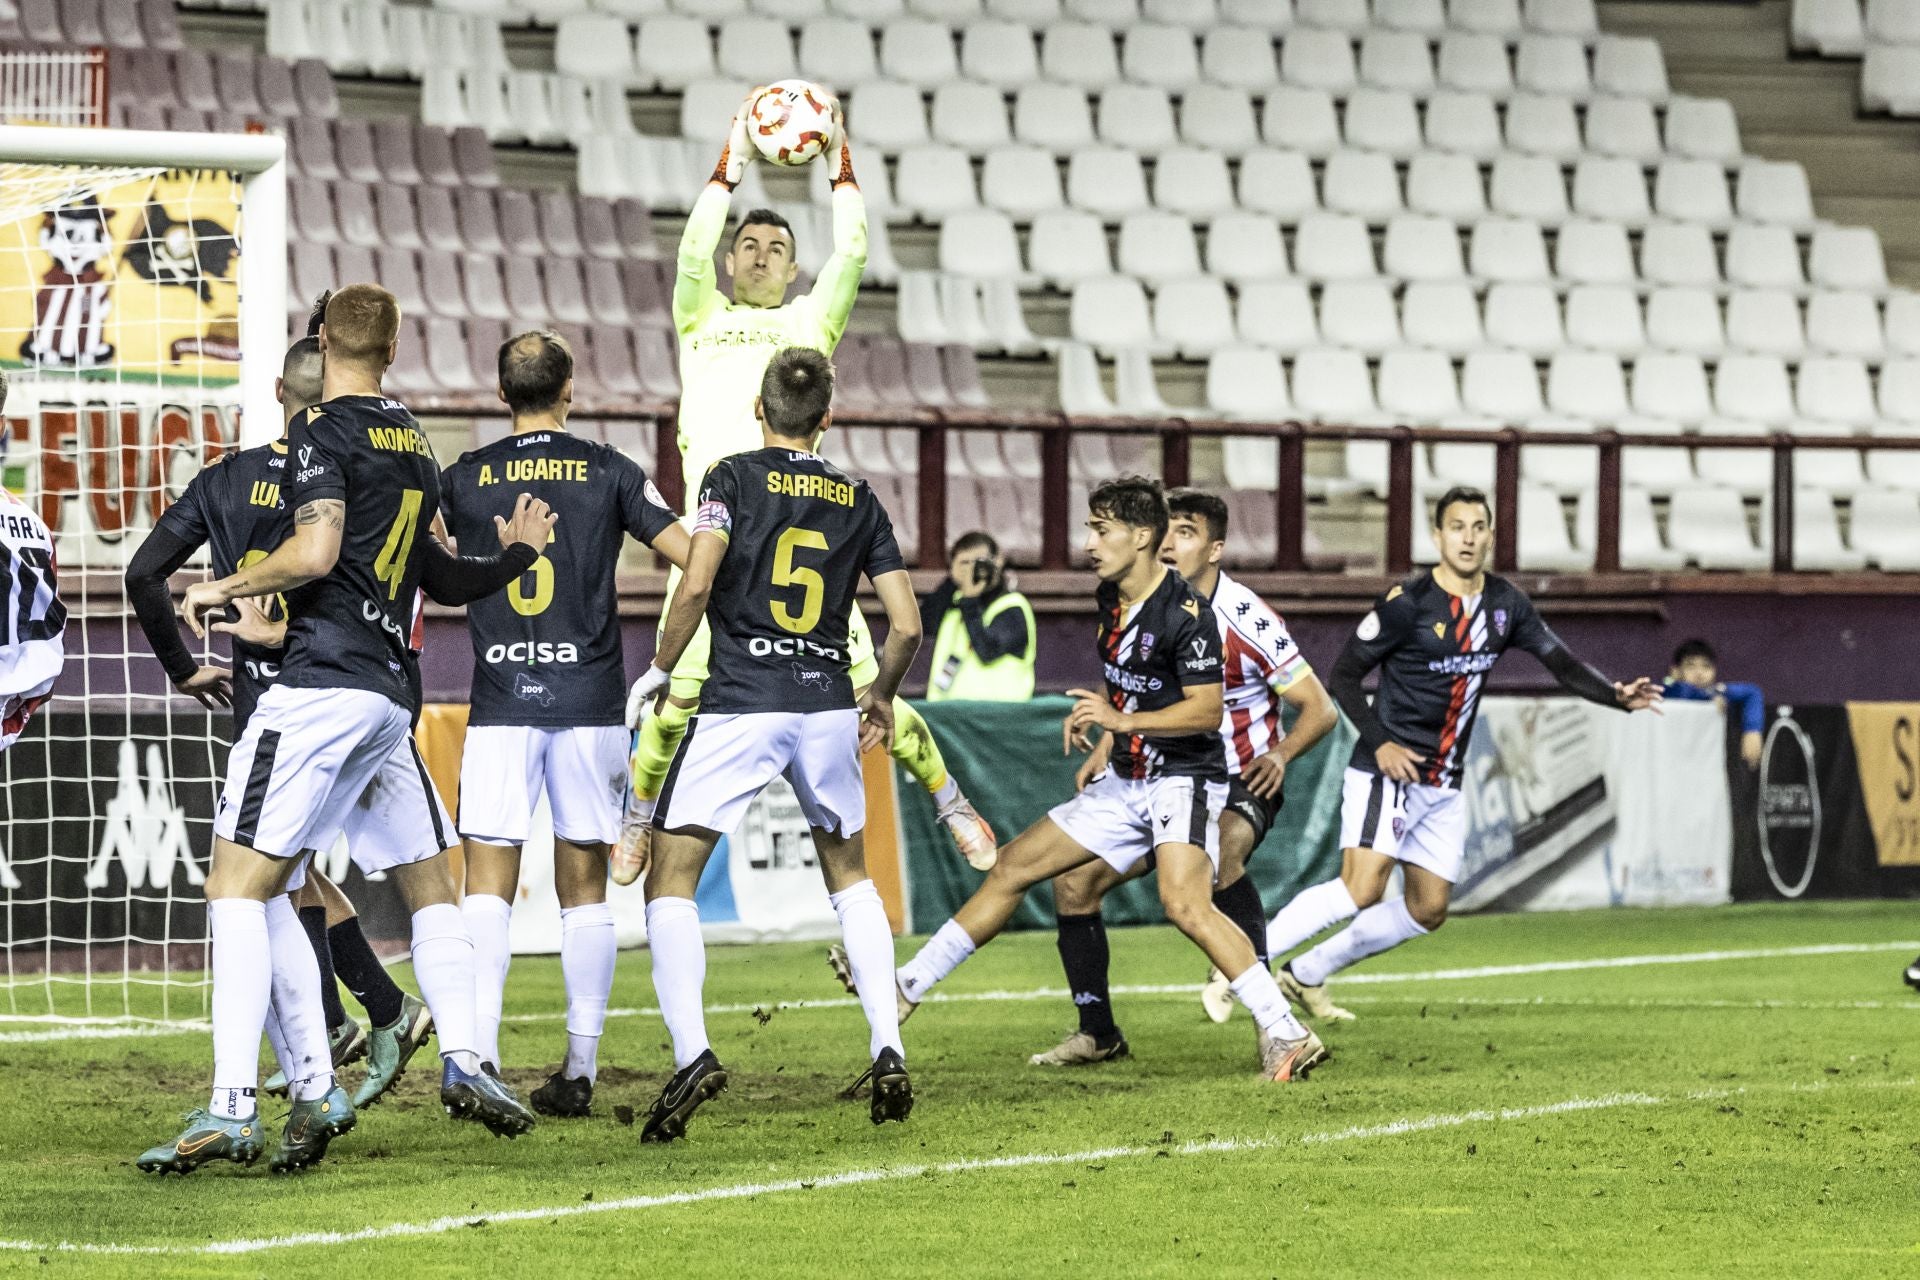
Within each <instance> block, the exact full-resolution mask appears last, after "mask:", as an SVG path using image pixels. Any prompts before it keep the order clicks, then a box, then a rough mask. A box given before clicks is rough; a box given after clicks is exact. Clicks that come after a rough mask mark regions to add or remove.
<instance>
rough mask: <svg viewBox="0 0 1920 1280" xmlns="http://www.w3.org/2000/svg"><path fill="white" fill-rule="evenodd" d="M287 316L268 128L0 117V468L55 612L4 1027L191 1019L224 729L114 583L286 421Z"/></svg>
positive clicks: (4, 850) (280, 155)
mask: <svg viewBox="0 0 1920 1280" xmlns="http://www.w3.org/2000/svg"><path fill="white" fill-rule="evenodd" d="M287 331H288V309H287V182H286V144H285V141H284V140H283V139H281V138H279V137H276V136H272V135H267V134H217V133H209V134H185V133H160V132H147V131H139V130H126V129H95V128H72V127H60V126H36V125H0V370H4V372H5V373H6V374H7V376H8V379H9V381H10V382H11V391H10V395H9V398H8V401H7V404H6V407H5V410H4V413H3V414H0V427H4V430H0V473H3V474H4V481H5V484H6V486H7V488H9V489H10V490H12V491H13V492H14V493H15V494H16V495H18V496H19V497H20V498H21V499H22V500H23V501H25V502H26V503H27V504H28V505H29V506H30V507H32V508H33V509H34V510H35V511H37V512H38V513H39V514H40V516H41V518H42V519H43V520H45V522H46V523H47V525H48V527H49V529H50V530H51V531H52V533H53V535H54V541H55V550H56V557H57V563H58V566H59V581H60V591H61V596H62V598H63V600H64V601H65V602H66V604H67V607H68V625H67V632H66V648H67V661H66V669H65V672H64V673H63V675H62V677H61V680H60V682H59V684H58V685H56V687H55V689H54V694H53V697H52V699H51V700H50V701H49V703H48V704H47V705H46V706H45V707H43V708H42V709H41V711H40V712H39V714H38V715H37V716H36V717H35V719H34V722H33V723H32V724H31V725H30V726H29V727H28V729H27V732H26V733H25V734H24V735H23V736H22V737H21V738H20V740H19V741H18V742H16V743H15V744H14V746H13V747H12V748H10V749H9V750H7V751H6V752H4V753H0V956H3V957H4V959H3V961H0V1016H10V1017H16V1018H17V1017H28V1018H62V1017H94V1018H98V1017H103V1016H104V1017H135V1018H144V1017H153V1018H178V1017H182V1016H188V1017H191V1016H198V1015H200V1014H202V1013H204V1008H205V985H204V976H203V974H202V972H201V971H202V970H203V968H204V963H205V944H206V936H207V935H206V920H205V909H204V904H203V903H202V900H201V888H200V886H201V885H202V884H203V883H204V880H205V874H206V868H207V862H208V858H209V857H210V854H211V848H212V817H213V807H214V802H215V799H216V797H217V792H218V787H219V784H220V780H221V776H222V774H223V772H224V766H225V759H226V746H227V742H228V740H229V738H230V736H231V728H230V721H229V719H228V717H227V715H226V713H224V712H221V713H217V714H216V713H209V712H207V711H205V710H203V709H202V708H200V707H199V706H198V705H197V704H196V703H193V702H191V701H190V700H187V699H185V698H181V697H178V696H175V695H173V693H172V690H171V688H170V686H169V684H168V682H167V680H166V677H165V674H164V672H162V671H161V669H160V667H159V664H158V663H157V662H156V661H155V660H154V659H153V657H152V655H151V654H150V653H149V652H148V649H147V645H146V642H145V638H144V637H143V636H142V634H141V632H140V628H139V625H138V623H137V621H136V620H135V619H134V617H133V614H132V610H131V608H130V606H129V605H128V603H127V601H126V597H125V592H124V588H123V584H122V575H123V574H124V571H125V566H126V564H127V562H128V560H129V558H130V557H131V555H132V553H133V550H134V549H135V548H136V547H138V546H139V544H140V542H141V541H142V540H143V539H144V538H145V536H146V534H147V532H148V531H149V530H151V529H152V527H153V522H154V520H155V518H157V517H158V516H159V514H160V513H161V512H162V511H163V510H164V509H165V507H166V506H167V505H168V503H169V502H171V501H172V500H173V499H174V498H175V497H177V496H178V494H179V493H180V491H181V490H182V489H183V488H184V487H185V486H186V484H187V482H188V481H190V480H191V479H192V477H193V476H194V475H195V474H196V473H197V472H198V471H199V470H200V469H201V468H202V467H203V466H205V465H206V464H207V463H208V462H210V461H212V460H213V459H214V458H216V457H218V456H219V455H221V454H223V453H225V452H227V451H229V450H232V449H235V448H240V447H244V446H249V445H254V444H260V443H264V442H266V441H269V440H272V439H274V438H275V437H277V436H278V435H279V433H280V426H281V413H280V408H279V405H278V403H277V402H276V400H275V397H274V379H275V377H276V376H277V375H278V373H279V371H280V363H281V357H282V355H283V354H284V352H285V349H286V344H287ZM196 567H197V570H198V571H199V572H201V573H205V572H206V561H205V557H204V554H203V555H202V556H201V557H199V558H197V559H196V560H195V561H193V562H190V564H189V567H188V569H187V570H184V571H183V572H187V573H191V572H194V571H195V569H196ZM203 660H205V661H219V662H221V663H222V664H224V663H225V662H226V660H227V659H226V656H225V654H224V652H223V651H222V650H214V649H207V650H205V651H203Z"/></svg>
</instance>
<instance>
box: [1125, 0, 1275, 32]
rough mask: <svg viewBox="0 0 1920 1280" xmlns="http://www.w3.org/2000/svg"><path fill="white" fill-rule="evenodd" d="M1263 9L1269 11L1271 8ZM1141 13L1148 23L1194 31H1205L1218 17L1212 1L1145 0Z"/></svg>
mask: <svg viewBox="0 0 1920 1280" xmlns="http://www.w3.org/2000/svg"><path fill="white" fill-rule="evenodd" d="M1264 7H1266V8H1268V9H1269V10H1270V9H1271V6H1264ZM1141 12H1142V13H1143V14H1144V15H1145V16H1146V19H1147V21H1149V22H1159V23H1165V24H1166V25H1168V26H1173V27H1187V28H1190V29H1192V30H1195V31H1202V30H1205V29H1206V28H1208V27H1210V26H1212V25H1213V24H1214V22H1215V21H1216V19H1218V18H1219V17H1220V15H1219V14H1217V13H1216V12H1215V9H1214V4H1213V0H1145V3H1143V4H1142V5H1141Z"/></svg>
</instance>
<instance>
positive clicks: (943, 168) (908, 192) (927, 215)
mask: <svg viewBox="0 0 1920 1280" xmlns="http://www.w3.org/2000/svg"><path fill="white" fill-rule="evenodd" d="M894 199H895V201H896V202H898V204H899V206H900V208H902V209H905V210H908V211H910V212H911V213H913V215H914V216H915V217H918V218H922V219H924V220H926V221H928V222H932V221H936V220H938V219H940V218H942V217H944V216H946V215H947V214H949V213H953V212H956V211H958V210H961V209H970V208H972V207H973V206H974V205H976V204H978V203H979V202H980V201H979V196H978V194H977V193H976V192H975V191H974V186H973V163H972V162H971V161H970V160H969V159H968V158H967V153H966V152H964V151H962V150H960V149H959V148H958V147H942V146H925V147H909V148H908V149H907V150H905V151H902V152H901V153H900V163H899V167H898V168H897V169H896V170H895V171H894Z"/></svg>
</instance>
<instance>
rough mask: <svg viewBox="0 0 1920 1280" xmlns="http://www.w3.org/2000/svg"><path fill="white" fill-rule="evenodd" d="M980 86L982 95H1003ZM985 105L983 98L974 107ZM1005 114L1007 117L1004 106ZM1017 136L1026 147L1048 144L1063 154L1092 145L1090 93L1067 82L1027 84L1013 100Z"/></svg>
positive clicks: (1014, 127)
mask: <svg viewBox="0 0 1920 1280" xmlns="http://www.w3.org/2000/svg"><path fill="white" fill-rule="evenodd" d="M976 88H977V89H978V90H979V91H982V92H981V96H982V97H984V94H993V95H994V96H995V97H998V96H999V92H1000V91H999V90H998V89H997V88H994V87H993V86H990V85H979V86H976ZM968 96H969V97H972V96H973V95H971V94H970V95H968ZM984 106H985V103H984V101H982V102H981V103H980V104H978V105H977V106H975V107H974V109H975V110H979V109H982V108H984ZM1001 115H1002V118H1004V116H1005V111H1004V109H1002V111H1001ZM1013 136H1014V137H1015V138H1016V139H1017V140H1018V141H1019V142H1020V143H1021V144H1022V145H1023V146H1030V147H1045V148H1046V149H1047V150H1049V151H1053V152H1055V153H1057V154H1060V155H1066V154H1068V153H1070V152H1072V151H1073V150H1074V149H1075V148H1076V147H1090V146H1092V145H1093V109H1092V107H1091V106H1090V105H1089V104H1088V102H1087V95H1086V92H1085V91H1084V90H1081V89H1077V88H1074V87H1073V86H1071V85H1064V84H1048V83H1045V82H1042V83H1039V84H1029V85H1023V86H1022V87H1021V89H1020V92H1019V94H1018V95H1017V96H1016V97H1015V98H1014V102H1013Z"/></svg>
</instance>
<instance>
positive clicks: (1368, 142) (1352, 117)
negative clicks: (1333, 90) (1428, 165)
mask: <svg viewBox="0 0 1920 1280" xmlns="http://www.w3.org/2000/svg"><path fill="white" fill-rule="evenodd" d="M1343 123H1344V126H1345V138H1346V144H1347V146H1349V147H1357V148H1359V149H1360V150H1363V151H1378V152H1383V153H1385V154H1386V155H1389V156H1392V157H1394V158H1395V159H1398V160H1406V159H1410V158H1411V157H1413V156H1415V155H1418V154H1419V153H1420V150H1421V148H1422V146H1423V144H1422V143H1421V141H1420V114H1419V112H1418V110H1417V109H1416V108H1415V106H1414V102H1413V95H1412V94H1411V93H1408V92H1407V91H1406V90H1404V89H1376V88H1368V87H1364V86H1363V87H1361V88H1358V89H1355V90H1354V91H1353V92H1352V93H1351V94H1349V95H1348V96H1347V109H1346V115H1345V117H1344V121H1343Z"/></svg>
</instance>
